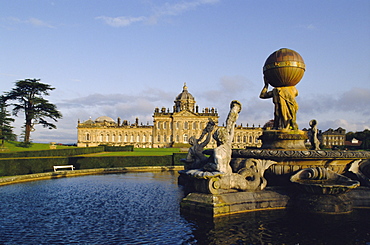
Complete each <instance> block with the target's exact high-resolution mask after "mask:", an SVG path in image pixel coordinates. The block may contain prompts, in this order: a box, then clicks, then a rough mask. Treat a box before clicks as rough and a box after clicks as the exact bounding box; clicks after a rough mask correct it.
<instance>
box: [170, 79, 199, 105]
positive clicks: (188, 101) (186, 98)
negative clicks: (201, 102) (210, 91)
mask: <svg viewBox="0 0 370 245" xmlns="http://www.w3.org/2000/svg"><path fill="white" fill-rule="evenodd" d="M194 106H195V99H194V97H193V95H191V93H189V92H188V87H187V86H186V83H184V87H183V88H182V92H181V93H180V94H179V95H177V97H176V99H175V106H174V112H180V111H184V110H189V111H192V112H194Z"/></svg>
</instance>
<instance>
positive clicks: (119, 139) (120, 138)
mask: <svg viewBox="0 0 370 245" xmlns="http://www.w3.org/2000/svg"><path fill="white" fill-rule="evenodd" d="M118 141H119V142H121V141H122V134H120V135H118Z"/></svg>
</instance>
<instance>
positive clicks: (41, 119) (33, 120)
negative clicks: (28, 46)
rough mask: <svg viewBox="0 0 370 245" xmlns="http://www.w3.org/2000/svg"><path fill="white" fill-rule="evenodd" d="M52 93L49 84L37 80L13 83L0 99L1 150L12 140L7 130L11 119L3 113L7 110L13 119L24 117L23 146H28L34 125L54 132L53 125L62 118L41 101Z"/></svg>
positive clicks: (55, 109) (12, 120)
mask: <svg viewBox="0 0 370 245" xmlns="http://www.w3.org/2000/svg"><path fill="white" fill-rule="evenodd" d="M54 89H55V88H53V87H52V86H50V85H49V84H45V83H41V82H40V79H24V80H20V81H17V82H15V87H14V88H12V89H11V90H10V91H9V92H4V94H3V95H1V96H0V103H1V105H0V139H1V146H4V143H5V141H8V140H15V139H16V135H15V134H14V133H13V127H12V126H11V123H12V122H14V119H13V118H11V114H10V113H9V111H8V110H7V108H8V106H12V115H13V116H18V114H19V113H20V112H23V113H24V118H25V122H24V125H23V145H24V146H28V145H30V143H31V132H33V131H34V130H35V125H42V126H43V127H44V128H48V129H56V128H57V127H56V125H55V124H54V123H55V122H57V121H58V119H60V118H62V114H61V113H60V112H59V111H58V110H57V107H56V105H54V104H52V103H50V102H49V101H48V100H47V99H45V98H44V97H45V96H48V95H49V91H52V90H54ZM50 120H51V121H50Z"/></svg>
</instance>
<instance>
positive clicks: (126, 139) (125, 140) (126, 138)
mask: <svg viewBox="0 0 370 245" xmlns="http://www.w3.org/2000/svg"><path fill="white" fill-rule="evenodd" d="M127 141H128V136H127V134H125V137H124V138H123V142H127Z"/></svg>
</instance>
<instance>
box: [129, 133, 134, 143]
mask: <svg viewBox="0 0 370 245" xmlns="http://www.w3.org/2000/svg"><path fill="white" fill-rule="evenodd" d="M130 142H134V135H133V134H131V136H130Z"/></svg>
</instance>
